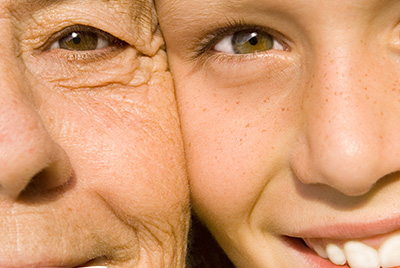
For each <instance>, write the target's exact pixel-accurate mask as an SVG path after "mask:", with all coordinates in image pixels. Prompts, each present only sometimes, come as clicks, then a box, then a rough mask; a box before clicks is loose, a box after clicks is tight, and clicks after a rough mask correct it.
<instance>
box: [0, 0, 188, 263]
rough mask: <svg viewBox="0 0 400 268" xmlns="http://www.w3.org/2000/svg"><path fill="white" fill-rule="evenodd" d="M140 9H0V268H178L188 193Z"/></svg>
mask: <svg viewBox="0 0 400 268" xmlns="http://www.w3.org/2000/svg"><path fill="white" fill-rule="evenodd" d="M156 26H157V22H156V20H155V15H154V9H153V6H152V4H151V1H146V0H142V1H140V0H120V1H100V0H98V1H97V0H90V1H89V0H88V1H85V0H76V1H74V0H72V1H39V0H38V1H28V0H17V1H14V0H0V29H1V30H0V31H1V39H0V77H1V78H0V85H1V86H0V87H1V90H0V170H1V173H0V213H1V218H0V219H1V221H0V231H1V239H0V240H1V247H0V266H1V267H75V266H93V265H100V266H108V267H173V268H175V267H183V265H184V253H185V252H184V251H185V239H186V230H187V219H188V218H187V213H188V209H187V205H188V202H187V201H188V198H187V195H188V193H187V184H186V181H185V172H184V166H183V157H182V155H183V154H182V143H181V139H180V138H181V137H180V135H179V133H180V131H179V126H178V119H177V112H176V106H175V102H174V97H173V88H172V83H171V77H170V75H169V73H168V72H167V71H166V70H167V68H166V56H165V53H164V51H162V50H161V47H162V45H163V40H162V38H161V36H160V34H159V32H158V31H157V29H156Z"/></svg>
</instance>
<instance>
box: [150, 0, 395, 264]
mask: <svg viewBox="0 0 400 268" xmlns="http://www.w3.org/2000/svg"><path fill="white" fill-rule="evenodd" d="M157 10H158V11H159V15H160V25H161V29H162V31H163V34H164V37H165V40H166V44H167V52H168V57H169V60H170V64H171V71H172V73H173V75H174V78H175V81H176V91H177V98H178V105H179V106H180V112H181V115H182V128H183V134H184V139H185V144H186V150H187V151H186V152H187V159H188V168H189V177H190V181H191V190H192V196H193V207H194V209H195V210H196V212H197V213H198V215H199V216H200V218H201V219H202V220H203V221H204V222H205V223H206V225H207V226H208V227H209V228H210V230H211V231H212V233H213V234H214V235H215V237H216V238H217V240H218V242H219V243H220V244H221V246H222V247H223V249H224V250H225V251H226V252H227V253H228V255H229V257H230V258H231V259H232V260H233V262H234V263H235V264H236V266H237V267H243V268H250V267H262V268H265V267H280V268H282V267H314V268H316V267H337V266H336V265H343V264H345V263H346V262H347V265H349V266H351V267H353V268H372V267H380V266H383V267H394V266H396V267H398V266H400V254H399V250H400V236H399V235H398V231H397V230H400V218H399V216H400V202H399V194H400V173H399V170H400V153H399V152H400V120H399V115H400V78H399V77H400V24H399V21H400V2H399V1H397V0H395V1H390V0H388V1H382V0H346V1H332V0H258V1H254V0H235V1H232V0H174V1H169V0H158V3H157ZM389 238H390V239H389ZM306 244H307V245H306ZM327 258H329V259H330V260H328V259H327ZM344 267H348V266H344Z"/></svg>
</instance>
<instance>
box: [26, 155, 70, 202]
mask: <svg viewBox="0 0 400 268" xmlns="http://www.w3.org/2000/svg"><path fill="white" fill-rule="evenodd" d="M62 162H64V161H58V162H55V163H53V165H51V166H50V167H48V168H45V169H43V170H41V171H40V172H38V173H37V174H35V175H34V176H33V177H32V178H31V180H30V181H29V183H28V184H27V185H26V187H25V188H24V189H23V190H22V191H21V192H20V194H19V196H18V200H20V201H23V200H25V201H27V200H29V201H34V200H39V199H40V200H42V199H44V198H48V197H50V196H54V195H55V194H57V193H60V192H63V191H64V190H65V189H67V188H68V187H69V186H71V185H72V182H73V178H74V176H73V172H72V170H71V168H70V166H69V165H65V163H62Z"/></svg>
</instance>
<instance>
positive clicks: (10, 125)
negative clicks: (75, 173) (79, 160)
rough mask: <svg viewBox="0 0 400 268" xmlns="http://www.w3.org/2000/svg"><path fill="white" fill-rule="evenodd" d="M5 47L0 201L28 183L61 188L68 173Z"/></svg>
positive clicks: (1, 51) (0, 53)
mask: <svg viewBox="0 0 400 268" xmlns="http://www.w3.org/2000/svg"><path fill="white" fill-rule="evenodd" d="M1 25H2V22H0V27H1ZM5 43H7V42H5V41H4V40H2V41H0V199H4V198H7V199H10V198H11V199H16V198H17V197H19V196H20V194H21V193H22V192H23V191H24V190H26V188H27V186H28V185H30V184H32V182H34V183H35V185H36V184H38V185H40V187H43V188H46V190H48V189H50V188H54V187H57V186H59V185H62V184H63V183H64V182H66V180H68V179H69V178H70V175H71V173H70V172H71V171H70V167H69V162H68V160H67V158H66V155H65V152H64V151H63V150H62V149H61V147H59V146H58V145H57V144H56V143H55V142H54V141H53V139H52V138H51V136H50V134H49V133H48V132H47V129H46V127H45V126H44V124H43V121H42V118H41V115H40V114H39V112H38V109H37V108H36V107H35V105H34V103H33V98H32V95H33V94H34V93H33V88H31V86H32V85H30V84H29V82H28V81H27V79H26V77H25V70H24V66H23V65H22V64H21V62H19V60H18V56H17V53H16V48H13V47H12V45H10V44H9V43H8V45H6V44H5ZM35 187H36V186H35ZM35 191H36V189H35Z"/></svg>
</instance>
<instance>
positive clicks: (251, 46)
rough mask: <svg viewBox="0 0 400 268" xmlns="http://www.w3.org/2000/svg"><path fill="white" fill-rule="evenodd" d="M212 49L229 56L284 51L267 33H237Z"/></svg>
mask: <svg viewBox="0 0 400 268" xmlns="http://www.w3.org/2000/svg"><path fill="white" fill-rule="evenodd" d="M213 49H214V50H215V51H217V52H223V53H229V54H250V53H255V52H262V51H267V50H271V49H277V50H284V47H283V45H282V44H281V43H279V42H278V41H277V40H276V39H275V38H274V37H273V36H272V35H270V34H268V33H265V32H259V31H239V32H235V33H234V34H231V35H229V36H226V37H225V38H223V39H222V40H221V41H219V42H218V43H217V44H216V45H215V46H214V48H213Z"/></svg>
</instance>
